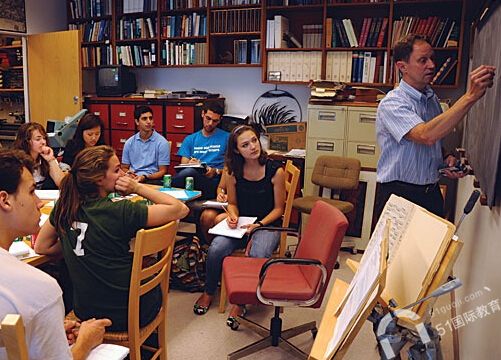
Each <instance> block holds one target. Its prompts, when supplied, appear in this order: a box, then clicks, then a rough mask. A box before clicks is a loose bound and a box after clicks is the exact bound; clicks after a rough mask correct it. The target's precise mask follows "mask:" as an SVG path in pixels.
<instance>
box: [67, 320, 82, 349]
mask: <svg viewBox="0 0 501 360" xmlns="http://www.w3.org/2000/svg"><path fill="white" fill-rule="evenodd" d="M79 327H80V323H79V322H77V321H74V320H64V331H65V332H66V339H67V340H68V345H72V344H74V343H75V341H76V336H75V334H74V333H73V331H75V332H76V331H77V329H78V328H79Z"/></svg>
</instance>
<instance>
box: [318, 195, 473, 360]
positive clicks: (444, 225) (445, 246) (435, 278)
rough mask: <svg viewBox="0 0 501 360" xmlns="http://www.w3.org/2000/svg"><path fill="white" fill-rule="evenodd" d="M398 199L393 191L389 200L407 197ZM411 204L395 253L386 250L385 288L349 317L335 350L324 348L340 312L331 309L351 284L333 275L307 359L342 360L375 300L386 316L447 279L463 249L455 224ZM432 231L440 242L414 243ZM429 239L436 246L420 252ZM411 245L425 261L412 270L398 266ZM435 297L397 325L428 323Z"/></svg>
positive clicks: (353, 266) (399, 318) (352, 265)
mask: <svg viewBox="0 0 501 360" xmlns="http://www.w3.org/2000/svg"><path fill="white" fill-rule="evenodd" d="M402 200H403V199H401V198H398V197H394V196H392V198H391V199H390V201H389V202H391V201H393V202H395V203H396V204H398V203H399V202H400V203H401V204H403V205H405V200H404V201H403V202H402ZM410 204H411V205H412V207H410V209H411V210H410V215H409V219H408V222H407V223H405V224H404V226H403V227H402V228H403V229H404V230H402V237H401V239H400V242H398V244H396V245H395V243H394V244H393V246H394V247H395V248H394V251H393V253H392V251H390V260H391V263H390V262H388V269H387V273H386V278H385V279H386V281H385V282H383V283H382V285H383V286H384V288H383V289H381V291H380V289H379V288H378V291H377V292H376V293H375V294H374V295H375V296H374V297H371V298H370V299H368V301H367V302H366V304H365V307H364V309H363V311H362V312H360V313H359V314H358V316H356V317H355V318H354V319H353V321H352V323H350V327H349V329H348V330H347V334H346V338H345V339H344V340H343V341H342V342H341V343H340V346H339V347H338V348H337V349H335V351H330V352H328V351H327V349H328V344H329V341H331V338H332V336H333V331H334V329H335V328H336V323H337V316H338V314H337V313H336V314H335V313H334V311H335V309H337V308H338V307H339V305H340V304H341V302H342V301H343V298H344V297H345V294H346V292H347V291H348V287H349V285H348V284H347V283H345V282H343V281H341V280H338V279H336V281H335V283H334V287H333V290H332V292H331V296H330V298H329V302H328V304H327V307H326V309H325V313H324V315H323V318H322V322H321V324H320V327H319V331H318V334H317V338H316V339H315V343H314V345H313V348H312V350H311V353H310V359H315V360H320V359H333V358H335V359H341V358H342V357H343V356H344V354H345V353H346V351H347V349H348V347H349V345H350V344H351V343H352V341H353V339H354V338H355V336H356V335H357V334H358V332H359V330H360V328H361V327H362V325H363V320H365V319H368V318H369V315H370V314H371V312H372V311H373V309H374V308H375V306H376V304H379V305H380V307H381V308H382V314H383V315H384V314H387V313H389V312H391V311H395V310H398V308H399V307H403V306H405V305H407V304H412V303H413V302H415V301H417V300H419V299H421V298H424V297H426V296H427V295H429V294H431V293H432V292H433V291H434V290H435V289H437V288H438V287H439V286H440V285H442V284H444V283H445V282H446V281H447V279H448V277H449V275H450V274H451V271H452V267H453V265H454V263H455V261H456V259H457V257H458V255H459V252H460V251H461V248H462V245H463V243H462V242H460V241H459V240H458V239H457V238H455V237H453V234H454V230H455V227H454V225H452V224H450V223H449V222H447V221H445V220H443V219H441V218H439V217H437V216H435V215H433V214H431V213H429V212H427V211H426V210H424V209H422V208H420V207H418V206H417V205H414V204H412V203H410ZM387 207H388V204H387ZM387 207H385V211H386V210H387ZM390 207H391V206H390ZM414 207H415V208H414ZM385 211H383V213H385ZM383 219H384V216H382V217H381V218H380V220H379V222H378V226H383V225H382V224H380V222H382V221H386V220H383ZM398 221H400V220H398ZM423 222H424V223H423ZM424 225H429V226H424ZM378 226H376V229H375V231H374V233H376V231H377V230H378ZM408 230H409V231H410V232H412V234H409V233H408ZM430 231H431V232H436V233H437V234H438V235H437V236H439V237H440V239H439V240H438V242H435V241H434V239H423V244H419V243H417V244H416V241H417V239H416V237H420V236H426V235H429V234H426V233H427V232H430ZM437 231H438V232H437ZM390 234H391V236H390V237H392V236H393V237H394V240H395V238H396V237H395V234H394V233H391V230H390ZM430 236H431V237H433V236H434V235H433V234H432V235H430ZM373 237H374V234H373ZM385 238H386V236H385ZM427 240H430V241H433V242H432V244H431V245H432V246H433V247H434V248H433V249H432V251H431V252H430V253H429V254H420V253H419V251H420V250H423V249H427V244H426V241H427ZM372 241H373V238H371V242H372ZM371 242H370V243H369V245H368V247H367V248H368V249H369V248H370V246H371ZM409 249H411V250H412V252H413V253H411V254H410V255H411V256H414V257H417V258H418V260H422V259H421V258H420V255H423V259H425V260H427V261H428V263H426V264H424V265H423V267H422V268H421V269H414V268H413V269H412V270H411V273H409V272H407V271H405V268H401V267H402V262H403V261H405V259H407V258H408V257H406V256H408V255H409V254H405V253H403V252H406V251H409ZM390 250H391V249H390ZM364 256H365V255H364ZM363 261H364V258H362V262H363ZM347 265H348V266H349V267H350V268H351V269H352V270H353V271H354V272H356V271H357V270H358V268H359V267H360V264H359V263H357V262H355V261H351V260H348V261H347ZM424 270H426V271H424ZM416 274H417V275H416ZM402 282H406V283H409V284H411V285H413V286H414V288H412V286H411V287H407V288H405V287H402V286H400V285H401V284H402ZM416 289H420V290H416ZM394 299H397V304H396V305H397V306H396V307H390V303H394V302H393V300H394ZM390 300H392V301H390ZM435 300H436V299H435V298H432V299H430V300H427V301H425V302H423V303H421V304H417V305H415V306H413V307H412V308H411V309H410V310H411V311H412V312H413V313H414V314H413V316H412V317H413V319H409V318H408V317H404V316H398V315H397V321H396V325H397V326H398V328H399V329H404V328H405V329H409V331H411V332H415V331H416V327H417V326H422V323H425V324H429V323H430V313H431V312H430V310H431V308H432V306H433V304H434V302H435ZM341 305H342V304H341ZM430 328H431V326H430Z"/></svg>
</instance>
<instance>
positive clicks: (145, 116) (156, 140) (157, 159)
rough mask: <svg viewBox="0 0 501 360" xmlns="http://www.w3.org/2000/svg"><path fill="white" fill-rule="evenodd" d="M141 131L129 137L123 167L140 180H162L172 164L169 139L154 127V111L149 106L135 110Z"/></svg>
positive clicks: (123, 154)
mask: <svg viewBox="0 0 501 360" xmlns="http://www.w3.org/2000/svg"><path fill="white" fill-rule="evenodd" d="M134 121H135V122H136V126H137V129H138V130H139V132H138V133H137V134H135V135H134V136H132V137H130V138H129V139H127V142H126V143H125V146H124V150H123V153H122V168H123V169H124V171H126V172H127V173H128V174H130V176H132V177H133V178H135V179H136V180H137V181H139V182H151V181H153V182H155V181H160V180H162V178H163V176H164V175H165V174H166V173H167V166H168V165H169V164H170V147H169V143H168V141H167V140H166V139H165V138H164V137H163V136H162V135H160V134H159V133H158V132H156V131H155V129H154V128H153V125H154V122H153V111H152V110H151V108H150V107H149V106H139V107H137V108H136V109H135V110H134Z"/></svg>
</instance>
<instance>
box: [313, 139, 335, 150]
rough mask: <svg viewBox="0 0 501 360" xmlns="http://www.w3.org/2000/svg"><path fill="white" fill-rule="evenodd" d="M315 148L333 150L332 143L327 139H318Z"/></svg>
mask: <svg viewBox="0 0 501 360" xmlns="http://www.w3.org/2000/svg"><path fill="white" fill-rule="evenodd" d="M317 150H319V151H334V143H333V142H327V141H318V142H317Z"/></svg>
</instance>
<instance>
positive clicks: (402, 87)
mask: <svg viewBox="0 0 501 360" xmlns="http://www.w3.org/2000/svg"><path fill="white" fill-rule="evenodd" d="M393 58H394V63H395V66H396V67H397V68H398V70H399V71H400V73H401V74H402V80H401V81H400V84H399V87H398V88H396V89H394V90H392V91H390V92H389V93H388V95H386V97H385V98H384V99H383V100H382V101H381V103H380V104H379V107H378V111H377V117H376V134H377V140H378V143H379V146H380V147H381V156H380V158H379V161H378V165H377V182H378V183H379V188H378V191H377V195H376V217H377V218H379V215H380V214H381V212H382V210H383V208H384V205H385V204H386V201H387V200H388V199H389V197H390V196H391V194H395V195H398V196H401V197H403V198H406V199H408V200H410V201H412V202H414V203H416V204H418V205H420V206H422V207H424V208H425V209H427V210H429V211H431V212H433V213H434V214H436V215H439V216H443V213H444V211H443V198H442V194H441V193H440V188H439V186H438V180H439V169H440V167H442V166H443V165H446V166H453V165H455V163H456V158H455V157H454V156H453V155H446V156H443V154H442V146H441V139H443V138H444V137H445V136H446V135H447V134H449V133H450V132H452V131H453V130H454V127H455V126H456V125H457V124H458V123H459V122H460V121H461V120H462V119H463V117H464V116H465V115H466V113H467V112H468V110H469V109H470V108H471V107H472V106H473V104H474V103H475V102H477V101H478V100H479V99H480V98H482V96H484V94H485V92H486V90H487V88H488V87H491V86H492V84H493V79H494V75H495V71H496V69H495V67H494V66H489V65H481V66H479V67H478V68H476V69H475V70H473V71H472V72H471V73H470V85H469V88H468V90H467V92H466V93H465V94H464V95H463V96H461V97H460V98H459V99H458V100H457V101H456V103H455V104H454V105H453V106H452V107H451V108H450V109H449V110H447V111H445V112H442V109H441V107H440V103H439V101H438V97H437V95H435V92H434V91H433V89H432V88H431V87H430V82H431V81H432V79H433V77H434V75H435V62H434V53H433V48H432V47H431V45H430V43H429V42H428V41H427V40H426V39H425V38H424V37H422V36H420V35H408V36H407V37H405V38H404V39H402V40H400V41H399V42H398V43H397V44H396V45H395V47H394V50H393ZM465 175H466V174H465V173H463V172H452V171H449V170H446V171H445V176H447V177H449V178H453V179H454V178H460V177H463V176H465Z"/></svg>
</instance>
